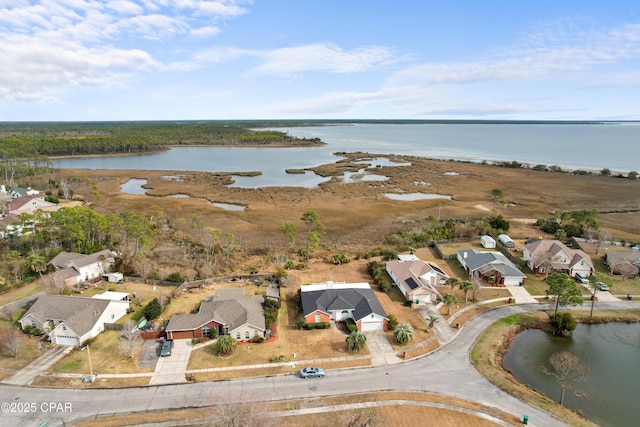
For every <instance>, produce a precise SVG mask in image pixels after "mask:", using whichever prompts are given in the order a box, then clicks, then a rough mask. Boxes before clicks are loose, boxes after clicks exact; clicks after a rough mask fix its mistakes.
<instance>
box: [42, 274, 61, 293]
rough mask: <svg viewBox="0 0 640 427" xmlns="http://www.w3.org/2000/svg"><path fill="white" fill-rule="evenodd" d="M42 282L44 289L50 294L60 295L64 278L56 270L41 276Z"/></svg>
mask: <svg viewBox="0 0 640 427" xmlns="http://www.w3.org/2000/svg"><path fill="white" fill-rule="evenodd" d="M42 284H43V285H44V291H45V292H46V293H48V294H52V295H61V294H62V293H63V291H64V288H65V284H64V278H63V277H62V276H61V275H60V273H59V272H57V271H55V272H53V273H51V274H47V275H45V276H42Z"/></svg>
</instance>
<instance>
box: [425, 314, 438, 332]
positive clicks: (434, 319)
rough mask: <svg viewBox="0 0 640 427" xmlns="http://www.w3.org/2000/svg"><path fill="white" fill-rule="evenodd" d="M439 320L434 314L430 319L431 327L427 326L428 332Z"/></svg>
mask: <svg viewBox="0 0 640 427" xmlns="http://www.w3.org/2000/svg"><path fill="white" fill-rule="evenodd" d="M438 320H439V318H438V316H436V315H435V314H432V315H431V316H430V317H429V326H427V332H429V331H430V330H431V329H433V326H434V325H435V324H436V323H437V322H438Z"/></svg>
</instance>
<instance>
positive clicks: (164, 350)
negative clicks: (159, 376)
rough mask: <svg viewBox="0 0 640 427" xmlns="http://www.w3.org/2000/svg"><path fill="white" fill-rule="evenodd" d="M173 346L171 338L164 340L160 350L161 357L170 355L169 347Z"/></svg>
mask: <svg viewBox="0 0 640 427" xmlns="http://www.w3.org/2000/svg"><path fill="white" fill-rule="evenodd" d="M172 346H173V340H166V341H164V342H163V343H162V350H160V356H161V357H167V356H171V347H172Z"/></svg>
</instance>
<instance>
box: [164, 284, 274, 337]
mask: <svg viewBox="0 0 640 427" xmlns="http://www.w3.org/2000/svg"><path fill="white" fill-rule="evenodd" d="M263 303H264V297H263V296H261V295H251V296H245V295H244V293H243V289H242V288H237V289H219V290H217V291H216V293H215V295H214V296H213V298H211V299H208V300H206V301H204V302H203V303H202V304H201V305H200V309H199V310H198V312H197V313H194V314H174V315H173V316H171V319H170V320H169V323H168V324H167V327H166V332H167V338H169V339H179V338H201V337H212V336H216V335H218V336H219V335H231V336H233V337H234V338H235V339H236V340H238V341H250V340H252V339H253V338H254V337H263V338H264V336H265V333H266V327H265V319H264V308H263Z"/></svg>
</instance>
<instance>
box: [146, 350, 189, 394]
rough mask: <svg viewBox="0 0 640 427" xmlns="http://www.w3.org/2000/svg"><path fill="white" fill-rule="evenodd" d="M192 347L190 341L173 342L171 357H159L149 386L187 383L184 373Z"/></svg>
mask: <svg viewBox="0 0 640 427" xmlns="http://www.w3.org/2000/svg"><path fill="white" fill-rule="evenodd" d="M192 349H193V346H192V344H191V340H190V339H186V340H174V341H173V348H172V349H171V356H166V357H160V358H159V359H158V363H157V364H156V369H155V371H154V372H153V375H152V376H151V381H149V384H150V385H160V384H179V383H184V382H187V379H186V377H185V372H186V370H187V365H188V364H189V358H190V357H191V350H192Z"/></svg>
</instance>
